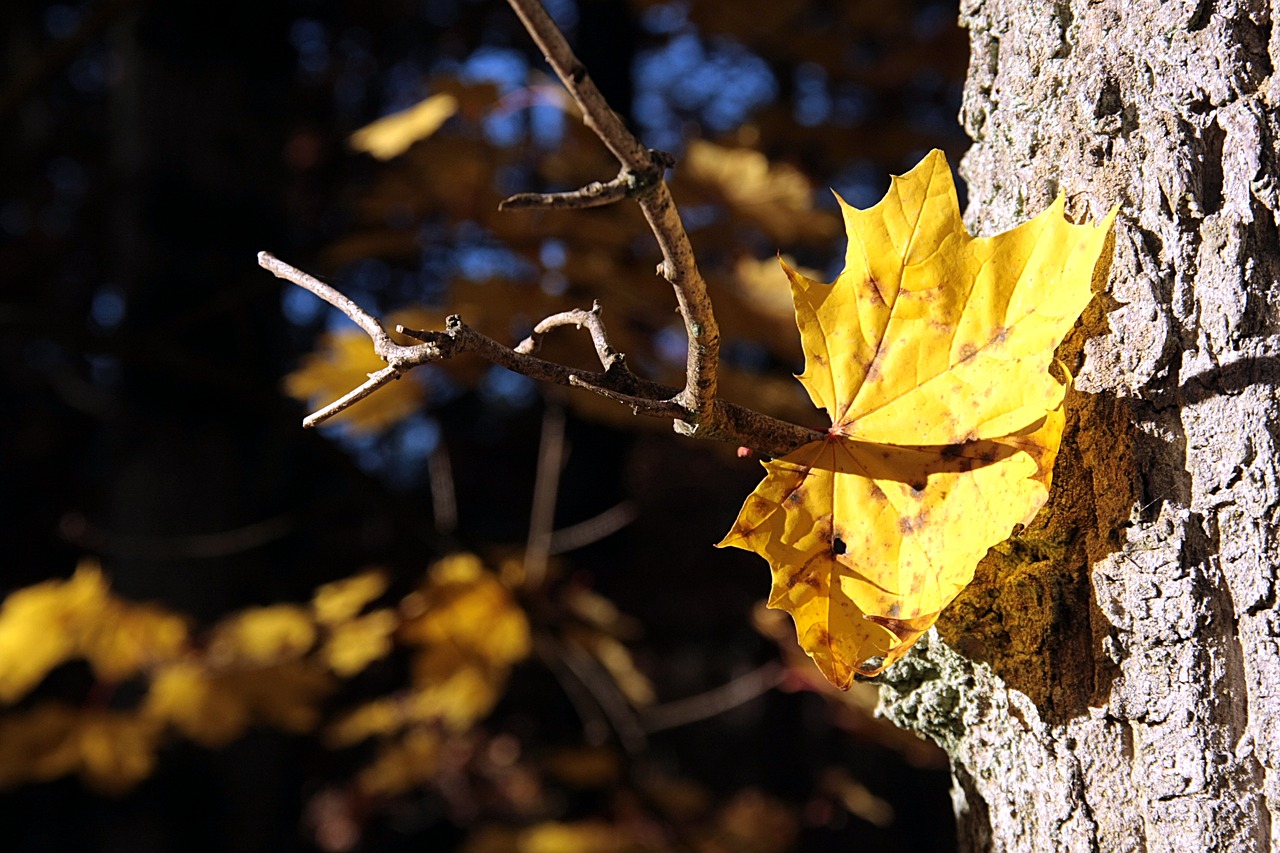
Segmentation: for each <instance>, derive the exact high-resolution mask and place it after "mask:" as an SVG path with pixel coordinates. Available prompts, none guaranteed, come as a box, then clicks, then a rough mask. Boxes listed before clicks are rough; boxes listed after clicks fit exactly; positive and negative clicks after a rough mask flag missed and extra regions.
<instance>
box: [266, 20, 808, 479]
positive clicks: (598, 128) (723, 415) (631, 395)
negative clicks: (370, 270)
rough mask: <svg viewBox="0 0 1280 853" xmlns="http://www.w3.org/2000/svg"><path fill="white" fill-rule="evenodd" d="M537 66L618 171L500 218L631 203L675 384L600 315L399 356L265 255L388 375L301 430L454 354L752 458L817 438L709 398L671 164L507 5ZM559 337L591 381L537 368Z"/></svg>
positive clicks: (703, 320) (700, 321)
mask: <svg viewBox="0 0 1280 853" xmlns="http://www.w3.org/2000/svg"><path fill="white" fill-rule="evenodd" d="M508 2H509V3H510V5H511V7H512V9H514V10H515V12H516V14H517V15H518V16H519V18H520V20H521V22H522V23H523V24H524V26H525V29H526V30H528V31H529V34H530V35H531V36H532V37H533V40H534V42H535V43H536V44H537V46H538V48H539V49H540V50H541V51H542V52H543V55H544V56H545V57H546V59H547V62H548V63H549V64H550V65H551V67H552V68H553V69H554V70H555V72H556V75H557V76H558V77H559V78H560V81H561V82H562V83H563V84H564V86H565V88H566V89H568V91H569V94H570V95H571V96H572V97H573V99H574V100H575V101H576V102H577V104H578V106H579V107H580V108H581V109H582V116H583V121H584V123H585V124H586V125H587V126H588V127H589V128H591V130H593V131H594V132H595V134H596V135H597V136H598V137H599V138H600V140H601V141H602V142H603V143H604V144H605V146H606V147H607V148H608V149H609V151H610V152H611V153H612V154H613V155H614V156H615V157H616V158H617V160H618V162H619V163H620V164H621V169H620V171H619V172H618V174H617V176H616V177H614V178H613V179H612V180H610V181H607V182H604V183H601V182H593V183H590V184H587V185H586V186H584V187H582V188H580V189H578V190H575V191H573V192H568V193H521V194H519V195H515V196H512V197H511V198H508V199H506V200H505V201H503V202H502V203H501V204H500V205H499V207H500V208H501V209H507V210H515V209H529V208H543V209H545V208H587V207H598V206H601V205H605V204H612V203H614V202H617V201H621V200H623V199H626V198H630V199H634V200H635V201H636V202H637V203H638V204H639V205H640V209H641V210H642V211H643V213H644V216H645V219H646V220H647V221H648V223H649V227H650V229H651V230H652V231H653V235H654V237H655V238H656V239H657V242H658V247H659V248H660V249H661V251H662V262H661V263H660V264H659V265H658V274H659V275H661V276H662V277H664V278H666V279H667V280H668V281H669V282H670V283H671V286H672V289H673V290H674V293H675V298H676V304H677V306H678V308H679V311H680V316H681V317H682V318H683V320H684V327H685V334H686V336H687V338H688V342H689V343H688V349H687V350H686V364H685V385H684V387H683V388H673V387H670V386H667V385H663V384H661V383H658V382H651V381H649V380H646V379H642V378H641V377H639V376H636V375H635V374H634V373H632V372H631V370H630V369H629V368H628V367H627V364H626V360H625V358H624V357H623V354H622V353H620V352H618V351H617V350H615V349H614V348H613V347H612V346H611V345H610V343H609V337H608V334H607V332H606V330H605V326H604V322H603V320H602V319H601V310H600V304H599V303H598V302H597V303H596V304H595V305H593V306H592V308H591V309H590V310H587V311H584V310H574V311H566V312H563V313H560V314H554V315H552V316H550V317H547V318H545V319H544V320H542V321H541V322H539V323H538V324H537V325H536V326H535V327H534V329H533V332H532V334H530V335H529V337H528V338H526V339H525V340H524V341H521V342H520V343H519V344H518V345H517V346H516V347H515V348H514V349H512V348H509V347H506V346H504V345H502V344H500V343H498V342H497V341H495V340H493V339H492V338H489V337H487V336H485V335H483V334H481V333H480V332H478V331H476V330H475V329H472V328H471V327H469V326H467V325H466V324H465V323H464V322H463V321H462V318H460V317H458V316H456V315H455V316H452V317H449V318H448V320H447V321H446V326H445V329H444V330H443V331H440V332H432V331H414V330H409V329H404V328H403V327H397V329H398V331H400V332H401V333H403V334H407V335H409V336H410V337H413V338H416V339H418V340H420V341H422V343H420V344H416V345H413V346H402V345H400V344H397V343H396V342H395V341H394V340H392V339H391V336H390V335H389V334H388V333H387V331H386V329H384V328H383V327H382V324H381V323H380V322H379V321H378V320H377V319H376V318H375V317H373V315H371V314H369V313H368V312H366V311H365V310H364V309H363V308H361V307H360V306H359V305H356V304H355V303H354V302H353V301H352V300H350V299H349V298H347V297H346V296H344V295H343V294H341V293H339V292H338V291H337V290H335V289H334V288H332V287H330V286H329V285H327V284H325V283H324V282H322V281H320V280H319V279H317V278H315V277H314V276H312V275H309V274H307V273H305V272H303V271H302V270H299V269H297V268H296V267H293V266H290V265H289V264H286V263H285V262H283V261H281V260H280V259H279V258H276V257H275V256H274V255H271V254H270V253H268V252H261V253H259V255H258V263H259V264H260V265H261V266H262V267H263V268H265V269H267V270H269V271H271V272H272V273H274V274H275V275H276V276H278V277H280V278H282V279H285V280H287V281H290V282H292V283H294V284H296V285H298V286H299V287H303V288H305V289H307V290H309V291H311V292H312V293H314V294H315V295H316V296H319V297H320V298H321V299H323V300H324V301H326V302H328V303H329V304H330V305H333V306H334V307H335V308H337V309H338V310H340V311H342V312H343V313H344V314H346V315H347V316H348V317H350V318H351V320H352V321H353V322H355V323H356V325H358V326H359V327H360V328H361V329H363V330H364V332H365V333H366V334H367V335H368V336H369V338H370V339H371V340H372V341H373V345H374V350H375V351H376V352H377V354H378V355H379V356H380V357H381V358H382V359H383V360H384V361H386V362H387V366H386V367H385V368H383V369H381V370H379V371H376V372H374V373H371V374H369V379H368V381H366V382H364V383H363V384H361V385H360V386H359V387H358V388H355V389H353V390H352V391H350V392H349V393H347V394H346V395H344V396H343V397H341V398H340V399H338V400H335V401H334V402H332V403H330V404H329V405H327V406H325V407H324V408H322V409H319V410H318V411H316V412H313V413H312V414H310V415H308V416H307V417H306V419H305V420H304V421H303V426H305V427H312V426H316V425H318V424H320V423H322V422H324V421H325V420H328V419H329V418H331V417H333V416H334V415H336V414H338V413H339V412H341V411H343V410H344V409H346V408H348V407H349V406H351V405H352V404H354V403H356V402H358V401H360V400H362V399H364V398H365V397H367V396H369V395H370V394H372V393H373V392H374V391H376V390H377V389H378V388H381V387H382V386H383V385H386V384H387V383H389V382H391V381H393V380H396V379H399V378H400V376H401V375H402V374H403V373H404V372H406V371H408V370H410V369H412V368H414V367H418V366H419V365H422V364H428V363H431V362H437V361H442V360H444V359H448V358H452V357H454V356H456V355H459V354H461V353H463V352H474V353H476V354H477V355H479V356H480V357H481V358H484V359H486V360H487V361H489V362H491V363H493V364H497V365H500V366H502V367H505V368H507V369H508V370H512V371H515V372H517V373H521V374H524V375H525V376H528V377H530V378H532V379H538V380H541V381H544V382H551V383H554V384H557V385H564V386H572V387H580V388H585V389H587V390H589V391H592V392H594V393H596V394H599V395H600V396H602V397H605V398H607V399H610V400H614V401H615V402H618V403H620V404H622V405H625V406H629V407H630V408H631V410H632V411H633V412H634V413H636V414H639V415H648V416H651V417H661V418H669V419H671V420H673V421H674V422H675V423H674V426H675V429H676V431H677V432H679V433H681V434H683V435H688V436H694V437H698V438H715V439H719V440H722V441H728V442H732V443H735V444H738V445H741V446H746V447H750V448H751V449H753V450H756V451H758V452H760V453H761V454H764V455H769V456H781V455H784V454H786V453H788V452H790V451H792V450H794V449H796V448H797V447H800V446H801V445H803V444H806V443H808V442H810V441H816V440H818V439H820V438H821V437H822V433H819V432H817V431H815V430H812V429H809V428H807V427H803V426H799V425H797V424H792V423H787V422H785V421H781V420H778V419H777V418H772V417H769V416H768V415H763V414H760V413H759V412H753V411H751V410H750V409H746V408H743V407H742V406H736V405H734V404H732V403H726V402H725V401H723V400H720V399H718V398H717V397H716V371H717V367H718V364H719V357H720V330H719V326H718V325H717V323H716V319H715V315H714V313H713V312H712V310H711V299H710V296H709V295H708V293H707V285H706V282H705V281H704V280H703V278H702V274H701V273H700V272H699V271H698V266H697V263H696V262H695V260H694V255H693V247H692V245H691V244H690V242H689V236H688V234H687V233H686V232H685V230H684V224H683V223H682V222H681V220H680V215H679V213H678V212H677V210H676V205H675V201H674V200H673V199H672V197H671V191H670V190H669V189H668V187H667V183H666V180H665V175H666V171H667V169H669V168H671V166H672V165H674V160H673V158H672V157H671V155H669V154H666V153H663V152H660V151H653V150H650V149H648V148H645V147H644V146H643V145H641V144H640V141H639V140H637V139H636V137H635V136H634V135H633V134H632V133H631V132H630V131H629V130H628V129H627V128H626V126H625V125H624V124H623V123H622V120H621V119H620V118H619V117H618V115H617V113H615V112H614V111H613V110H612V109H611V108H610V107H609V105H608V103H607V102H606V101H605V99H604V96H603V95H601V94H600V91H599V89H597V88H596V85H595V83H594V82H593V81H592V79H591V77H590V76H589V75H588V74H587V71H586V68H585V67H584V66H583V65H582V63H581V62H580V61H579V60H578V58H577V57H576V56H574V54H573V51H572V50H571V49H570V48H569V44H568V42H566V41H565V38H564V35H563V34H561V32H560V30H559V29H557V27H556V25H555V24H554V23H553V22H552V20H551V18H550V16H548V15H547V12H546V10H545V9H544V8H543V7H542V4H541V3H540V2H538V0H508ZM562 326H575V327H577V328H579V329H582V328H586V329H587V330H588V332H589V333H590V334H591V339H592V342H593V343H594V345H595V350H596V355H597V357H598V358H599V360H600V366H601V368H602V370H601V371H598V372H597V371H584V370H575V369H572V368H569V367H567V366H565V365H561V364H556V363H554V362H549V361H545V360H543V359H541V358H538V357H537V356H536V355H535V353H537V351H538V349H539V347H540V346H541V343H542V339H543V337H544V336H545V335H546V334H547V333H548V332H550V331H551V330H553V329H556V328H560V327H562Z"/></svg>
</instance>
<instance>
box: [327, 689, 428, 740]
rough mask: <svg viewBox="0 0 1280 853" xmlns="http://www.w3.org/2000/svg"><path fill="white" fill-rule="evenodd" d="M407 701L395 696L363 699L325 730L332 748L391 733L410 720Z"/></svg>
mask: <svg viewBox="0 0 1280 853" xmlns="http://www.w3.org/2000/svg"><path fill="white" fill-rule="evenodd" d="M408 706H409V703H408V702H407V701H406V700H405V699H403V698H401V697H398V696H393V697H383V698H381V699H374V700H372V701H369V702H365V703H364V704H363V705H360V706H358V707H356V708H354V709H352V710H351V711H348V712H347V713H346V714H344V715H343V716H342V717H340V718H339V719H338V720H337V721H336V722H335V723H334V724H333V725H332V726H330V727H329V730H328V731H327V732H326V733H325V740H326V741H327V742H328V743H329V744H330V745H331V746H335V747H344V746H353V745H355V744H357V743H360V741H362V740H367V739H368V738H371V737H385V736H387V735H392V734H395V733H396V732H398V731H400V730H401V729H402V728H404V727H405V726H406V725H407V724H408V723H409V722H410V720H411V714H410V713H409V710H410V709H409V707H408Z"/></svg>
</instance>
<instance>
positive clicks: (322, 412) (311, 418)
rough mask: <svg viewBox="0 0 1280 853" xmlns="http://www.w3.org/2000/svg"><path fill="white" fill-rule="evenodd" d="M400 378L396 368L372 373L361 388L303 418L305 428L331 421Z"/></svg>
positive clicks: (386, 368)
mask: <svg viewBox="0 0 1280 853" xmlns="http://www.w3.org/2000/svg"><path fill="white" fill-rule="evenodd" d="M399 378H400V371H399V370H398V369H397V368H394V367H384V368H382V369H381V370H379V371H377V372H376V373H370V374H369V379H368V381H367V382H365V383H364V384H363V385H361V386H360V387H359V388H355V389H352V390H351V391H348V392H347V393H346V394H343V395H342V396H341V397H339V398H338V399H336V400H334V401H333V402H332V403H330V404H329V405H327V406H325V407H324V408H323V409H317V410H316V411H314V412H312V413H311V414H309V415H307V416H306V417H305V418H303V419H302V426H303V428H304V429H311V428H312V427H317V426H320V424H322V423H324V422H325V421H327V420H329V418H331V417H333V416H334V415H336V414H338V413H339V412H342V411H344V410H346V409H349V408H351V407H352V406H354V405H355V404H356V403H358V402H360V401H361V400H363V399H364V398H365V397H368V396H369V395H370V394H372V393H373V392H374V391H377V390H378V389H379V388H381V387H382V386H383V385H386V384H387V383H388V382H394V381H395V380H397V379H399Z"/></svg>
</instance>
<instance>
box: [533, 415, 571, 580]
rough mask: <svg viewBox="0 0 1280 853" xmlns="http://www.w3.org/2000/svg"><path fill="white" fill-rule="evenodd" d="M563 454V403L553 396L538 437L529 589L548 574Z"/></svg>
mask: <svg viewBox="0 0 1280 853" xmlns="http://www.w3.org/2000/svg"><path fill="white" fill-rule="evenodd" d="M556 396H559V395H556ZM564 455H565V444H564V406H562V405H560V402H559V400H557V399H555V398H554V397H551V398H549V399H548V400H547V405H546V408H545V409H543V411H542V433H541V436H540V438H539V440H538V473H537V475H536V476H535V477H534V481H533V510H532V512H531V513H530V516H529V542H528V544H527V545H526V546H525V550H524V586H525V588H526V589H537V588H539V587H540V586H542V582H543V581H544V580H545V579H546V576H547V560H548V559H549V558H550V556H551V536H552V533H553V531H554V530H555V523H556V493H557V492H558V491H559V489H560V474H561V469H562V468H563V467H564Z"/></svg>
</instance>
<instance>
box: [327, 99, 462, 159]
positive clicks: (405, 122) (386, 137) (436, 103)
mask: <svg viewBox="0 0 1280 853" xmlns="http://www.w3.org/2000/svg"><path fill="white" fill-rule="evenodd" d="M457 111H458V99H457V98H456V97H454V96H453V95H451V94H449V93H448V92H441V93H439V94H436V95H432V96H431V97H429V98H426V99H425V100H422V101H419V102H418V103H416V104H414V105H413V106H411V107H409V108H408V109H407V110H401V111H400V112H398V113H392V114H391V115H389V116H383V117H382V118H380V119H378V120H377V121H375V122H372V123H370V124H367V125H365V126H364V127H362V128H360V129H359V130H357V131H356V132H355V133H353V134H351V147H352V148H354V149H356V150H357V151H367V152H369V153H370V154H372V155H373V156H374V157H377V158H378V159H379V160H390V159H391V158H392V157H397V156H399V155H400V154H403V153H404V152H405V151H407V150H408V149H409V146H410V145H413V143H415V142H418V141H419V140H422V139H426V138H427V137H428V136H430V135H431V134H433V133H435V132H436V131H437V130H439V129H440V126H441V125H443V124H444V123H445V122H446V121H448V120H449V118H450V117H451V116H452V115H453V114H454V113H456V112H457Z"/></svg>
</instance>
